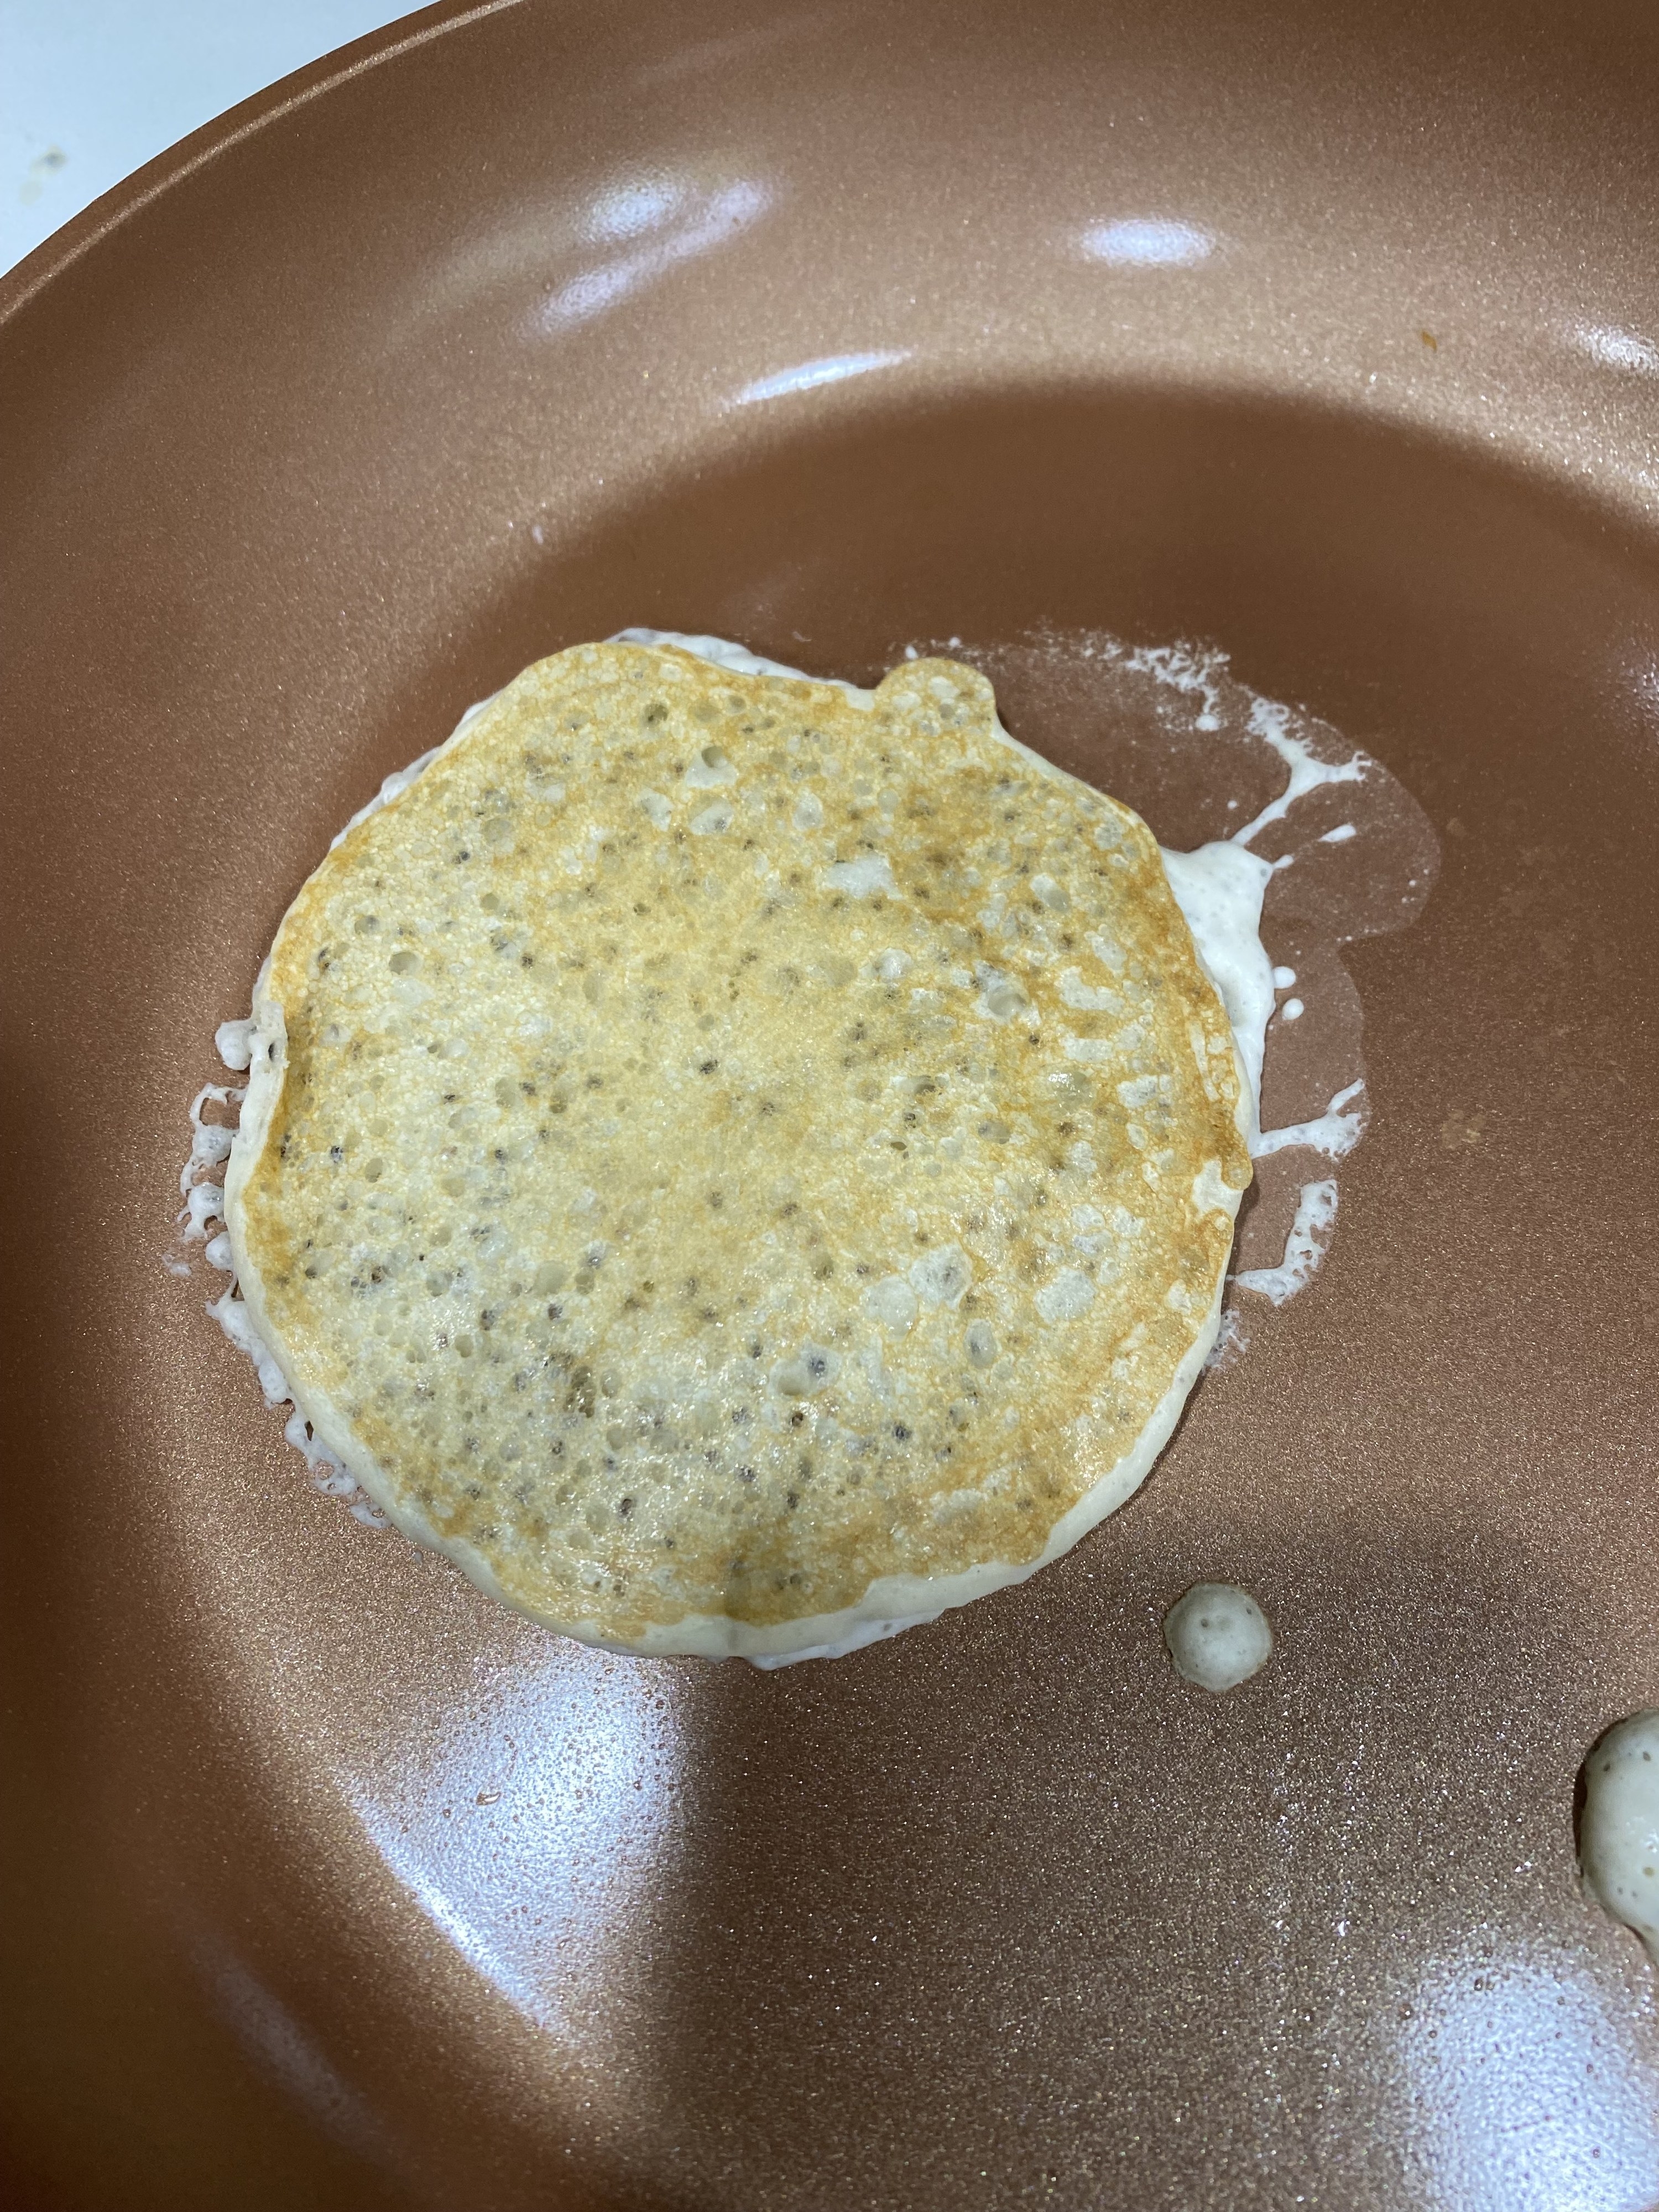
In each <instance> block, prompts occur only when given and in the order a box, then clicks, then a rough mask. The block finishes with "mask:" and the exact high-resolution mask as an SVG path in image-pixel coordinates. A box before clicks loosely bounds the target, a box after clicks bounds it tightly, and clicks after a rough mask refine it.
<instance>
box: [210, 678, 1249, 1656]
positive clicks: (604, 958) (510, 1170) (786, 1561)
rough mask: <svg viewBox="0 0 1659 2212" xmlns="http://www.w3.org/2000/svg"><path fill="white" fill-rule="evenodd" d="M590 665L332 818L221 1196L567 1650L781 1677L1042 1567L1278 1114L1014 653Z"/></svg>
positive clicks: (339, 1433) (1117, 1471) (1175, 1335)
mask: <svg viewBox="0 0 1659 2212" xmlns="http://www.w3.org/2000/svg"><path fill="white" fill-rule="evenodd" d="M756 667H757V665H756V664H750V667H749V668H748V669H747V670H738V669H733V668H730V667H720V666H717V665H712V664H711V663H710V662H708V661H707V660H705V659H701V658H698V657H696V656H694V655H693V654H691V653H686V652H684V651H682V650H680V649H678V647H672V646H667V645H663V644H655V643H653V644H641V643H632V642H627V641H613V642H612V643H610V644H607V645H593V646H581V647H575V648H574V649H573V650H571V651H569V652H566V653H559V654H556V655H555V656H554V657H553V658H551V659H548V660H544V661H542V662H539V663H538V664H537V665H535V666H533V667H532V668H530V669H528V670H526V671H525V673H524V674H523V675H521V676H520V678H518V679H517V680H516V681H515V682H514V683H513V684H510V685H509V686H508V687H507V690H505V691H503V692H501V693H500V694H499V695H498V696H496V697H495V699H494V700H493V701H491V702H489V704H488V705H487V706H486V707H485V708H483V709H482V710H480V711H478V712H477V713H476V714H474V715H472V716H470V717H469V718H468V720H466V722H465V723H464V724H463V726H462V727H461V729H460V730H459V731H458V732H457V733H456V735H455V737H454V738H452V739H451V741H450V743H449V744H447V745H446V746H444V747H443V748H441V750H440V751H439V752H438V753H437V754H436V755H435V757H432V759H431V760H430V762H429V763H427V764H425V765H424V766H423V769H422V773H420V774H419V775H416V776H415V777H414V778H413V779H412V780H407V781H403V782H402V784H401V787H393V789H392V796H391V797H390V798H389V799H387V801H386V804H385V805H380V806H378V807H376V808H374V809H372V810H368V811H366V812H365V813H364V814H363V815H362V816H360V817H357V819H356V822H355V823H353V824H352V826H351V827H350V828H349V830H348V831H347V832H346V833H345V835H344V836H343V837H342V838H341V839H340V840H339V841H338V842H337V844H336V846H335V848H333V849H332V850H331V852H330V854H328V856H327V858H326V859H325V860H324V862H323V864H322V865H321V866H320V867H319V869H318V870H317V872H316V873H315V874H314V875H313V877H312V878H311V879H310V880H309V881H308V882H307V884H306V885H305V886H304V888H303V889H302V890H301V893H300V895H299V896H298V897H297V898H296V899H295V902H294V905H293V906H292V908H290V909H289V913H288V915H287V916H286V917H285V919H284V921H283V924H282V927H281V929H280V930H279V932H278V934H277V937H276V943H275V945H274V946H273V948H272V951H271V954H270V958H269V960H268V961H267V963H266V964H265V968H264V970H263V971H262V974H261V977H260V980H259V983H258V987H257V990H256V994H255V1000H254V1009H253V1029H252V1038H251V1054H252V1060H251V1066H250V1072H249V1089H248V1093H247V1097H246V1102H245V1104H244V1108H243V1113H242V1120H241V1125H240V1129H239V1131H238V1133H237V1137H236V1139H235V1143H234V1149H233V1152H232V1155H231V1160H230V1165H229V1171H228V1176H227V1180H226V1200H225V1204H226V1221H227V1225H228V1234H229V1238H230V1245H231V1253H232V1256H233V1258H234V1263H235V1267H236V1270H237V1273H238V1277H239V1279H240V1287H241V1291H242V1294H243V1297H245V1299H246V1303H247V1306H248V1309H249V1311H250V1314H251V1316H252V1321H253V1323H254V1326H255V1327H256V1328H257V1329H258V1333H259V1335H260V1336H261V1337H262V1338H263V1340H264V1343H265V1344H266V1345H267V1346H269V1347H270V1350H271V1351H272V1352H273V1353H274V1354H275V1356H276V1359H277V1361H278V1363H279V1364H280V1365H281V1367H282V1369H283V1373H284V1374H285V1375H286V1376H287V1377H288V1379H289V1383H290V1384H291V1386H292V1389H293V1393H294V1397H295V1403H296V1406H297V1407H299V1409H300V1411H301V1413H303V1414H304V1416H305V1417H306V1419H307V1420H309V1421H310V1422H311V1424H312V1425H313V1428H314V1430H315V1431H316V1434H317V1436H318V1437H319V1439H320V1440H321V1442H322V1443H324V1444H325V1445H326V1447H327V1448H328V1449H330V1450H331V1451H332V1452H333V1453H334V1454H335V1455H337V1457H338V1458H339V1459H340V1460H341V1461H342V1462H343V1464H344V1465H345V1467H346V1468H349V1470H350V1472H351V1474H354V1475H355V1476H356V1479H357V1480H358V1481H359V1482H360V1483H361V1484H362V1486H363V1488H364V1489H365V1490H366V1491H367V1492H368V1494H369V1495H370V1496H371V1497H372V1498H374V1500H375V1501H376V1503H377V1504H379V1505H380V1506H381V1507H382V1508H383V1509H384V1510H385V1511H386V1513H387V1514H389V1515H390V1516H391V1517H392V1519H393V1520H394V1521H395V1522H397V1523H398V1526H399V1527H400V1528H403V1529H404V1530H405V1531H406V1532H407V1533H408V1534H410V1535H412V1536H414V1537H416V1538H418V1539H420V1540H421V1541H424V1542H427V1543H429V1544H433V1545H435V1546H436V1547H439V1548H441V1550H443V1551H445V1552H446V1553H448V1554H449V1555H450V1556H451V1557H452V1558H453V1559H455V1560H456V1561H457V1562H458V1564H459V1565H460V1566H461V1567H462V1568H463V1569H464V1570H465V1572H466V1573H467V1574H469V1575H470V1576H471V1577H472V1578H473V1579H474V1580H475V1581H476V1582H477V1583H480V1584H481V1585H482V1586H483V1588H484V1589H488V1590H489V1591H491V1592H493V1593H494V1594H495V1595H496V1596H498V1597H500V1598H501V1599H503V1600H504V1601H506V1602H507V1603H508V1604H510V1605H513V1606H515V1607H520V1609H522V1610H523V1611H525V1612H526V1613H531V1614H532V1615H533V1616H534V1617H535V1618H536V1619H538V1620H542V1621H544V1622H545V1623H547V1624H548V1625H549V1626H552V1627H554V1628H556V1629H558V1630H560V1631H562V1632H564V1633H566V1634H568V1635H572V1636H576V1637H580V1638H583V1639H584V1640H586V1641H589V1642H592V1643H598V1644H605V1645H607V1646H609V1647H611V1648H613V1649H618V1650H628V1651H635V1652H657V1653H663V1652H697V1653H702V1654H705V1655H708V1656H731V1655H741V1656H747V1657H750V1658H752V1659H755V1660H757V1661H758V1662H761V1663H767V1662H773V1663H776V1662H781V1661H783V1660H786V1659H788V1658H792V1657H799V1656H811V1655H813V1654H817V1653H825V1652H832V1651H836V1650H847V1649H851V1648H853V1647H854V1646H855V1645H857V1644H861V1643H865V1642H868V1641H870V1640H872V1638H876V1637H878V1636H882V1635H885V1634H890V1633H891V1632H893V1631H894V1630H895V1629H896V1628H899V1627H902V1626H909V1625H911V1624H912V1623H914V1622H915V1621H918V1620H927V1619H931V1618H932V1617H933V1616H934V1615H935V1614H937V1613H939V1612H940V1611H942V1610H943V1609H944V1608H945V1607H947V1606H951V1605H957V1604H962V1603H964V1602H966V1601H968V1600H969V1599H971V1598H974V1597H976V1596H979V1595H981V1594H983V1593H984V1592H986V1591H987V1590H990V1589H995V1588H997V1587H999V1586H1000V1585H1001V1584H1003V1583H1009V1582H1012V1581H1016V1580H1018V1579H1020V1578H1022V1577H1024V1576H1026V1575H1029V1574H1030V1573H1032V1572H1034V1571H1036V1569H1037V1568H1038V1567H1039V1566H1041V1565H1042V1564H1043V1563H1044V1562H1045V1561H1047V1560H1048V1559H1053V1558H1054V1557H1055V1556H1057V1555H1058V1554H1059V1553H1060V1552H1062V1551H1064V1550H1065V1549H1066V1548H1067V1547H1069V1546H1070V1545H1071V1544H1073V1543H1074V1542H1075V1541H1077V1539H1078V1538H1079V1536H1080V1535H1082V1534H1084V1533H1085V1530H1087V1529H1088V1528H1091V1527H1093V1526H1094V1525H1095V1524H1096V1523H1097V1522H1098V1521H1100V1520H1101V1519H1102V1518H1103V1516H1105V1515H1106V1514H1108V1513H1109V1512H1110V1511H1111V1510H1113V1509H1114V1508H1115V1506H1117V1505H1118V1504H1121V1502H1122V1500H1123V1499H1124V1498H1126V1497H1127V1495H1128V1494H1129V1493H1130V1492H1131V1491H1133V1489H1134V1487H1135V1486H1137V1485H1138V1484H1139V1481H1140V1480H1142V1478H1143V1476H1144V1475H1145V1474H1146V1470H1147V1468H1149V1467H1150V1465H1151V1464H1152V1460H1153V1459H1154V1457H1155V1456H1156V1455H1157V1453H1158V1449H1160V1448H1161V1446H1162V1445H1163V1443H1164V1441H1165V1439H1166V1438H1167V1437H1168V1435H1169V1433H1170V1430H1171V1428H1172V1427H1173V1425H1174V1424H1175V1421H1176V1417H1177V1415H1178V1413H1179V1412H1180V1409H1181V1407H1182V1403H1183V1401H1185V1398H1186V1396H1187V1395H1188V1391H1189V1389H1190V1388H1191V1386H1192V1384H1193V1383H1194V1380H1195V1378H1196V1376H1197V1375H1198V1372H1199V1370H1200V1367H1201V1365H1202V1363H1203V1360H1204V1358H1205V1355H1206V1352H1207V1351H1208V1349H1209V1347H1210V1345H1211V1344H1212V1340H1213V1338H1214V1334H1215V1329H1216V1325H1217V1316H1218V1304H1219V1297H1220V1292H1221V1288H1222V1284H1223V1279H1224V1274H1225V1267H1226V1262H1227V1257H1228V1254H1229V1251H1230V1249H1231V1241H1232V1232H1233V1220H1234V1216H1235V1214H1236V1212H1237V1206H1238V1202H1239V1198H1240V1195H1241V1194H1242V1192H1243V1189H1244V1188H1245V1187H1246V1185H1247V1184H1248V1182H1249V1176H1250V1167H1249V1155H1248V1151H1247V1147H1246V1141H1245V1139H1246V1133H1247V1132H1248V1129H1249V1126H1250V1120H1251V1115H1252V1112H1253V1101H1252V1099H1251V1097H1250V1092H1249V1084H1248V1082H1247V1081H1246V1080H1245V1079H1244V1077H1243V1073H1242V1070H1241V1067H1240V1065H1239V1061H1238V1058H1237V1053H1236V1050H1235V1047H1234V1041H1233V1036H1232V1032H1231V1030H1230V1027H1229V1024H1228V1020H1227V1017H1226V1013H1225V1010H1224V1008H1223V1006H1222V1005H1221V1003H1220V1000H1219V999H1218V995H1217V992H1216V989H1215V987H1213V985H1212V982H1211V981H1210V980H1209V978H1208V976H1207V975H1206V973H1205V972H1204V970H1203V969H1202V967H1201V965H1200V961H1199V959H1198V957H1197V955H1196V953H1195V951H1194V944H1193V939H1192V936H1191V933H1190V932H1189V930H1188V926H1187V924H1186V922H1185V921H1184V920H1183V919H1182V914H1181V912H1180V910H1179V908H1177V906H1176V901H1175V898H1174V896H1173V895H1172V893H1171V891H1170V884H1169V881H1168V879H1167V878H1166V876H1165V872H1164V866H1163V862H1162V860H1161V858H1160V855H1159V853H1158V847H1157V844H1156V842H1154V840H1153V838H1152V834H1151V832H1150V831H1149V830H1148V829H1147V828H1146V824H1145V823H1142V822H1141V821H1140V820H1139V817H1137V816H1135V815H1133V813H1131V812H1130V811H1128V810H1127V808H1125V807H1122V806H1121V805H1117V804H1115V802H1114V801H1113V800H1111V799H1109V798H1106V797H1104V796H1103V795H1102V794H1101V793H1098V792H1096V791H1094V790H1092V789H1091V788H1090V787H1088V786H1086V785H1085V784H1083V783H1080V782H1079V781H1077V780H1076V779H1075V778H1073V777H1071V776H1068V775H1065V774H1064V773H1062V772H1061V771H1060V770H1058V769H1054V768H1053V767H1052V766H1051V765H1049V764H1048V763H1046V762H1044V761H1042V759H1040V758H1039V757H1037V756H1036V755H1035V754H1033V753H1030V751H1028V750H1026V749H1024V747H1022V746H1019V745H1018V744H1015V743H1014V741H1013V740H1012V738H1009V737H1008V736H1007V735H1006V732H1003V731H1002V729H1001V727H1000V724H999V723H998V721H997V719H996V711H995V702H994V696H993V694H992V691H991V688H990V686H989V684H987V682H986V681H985V679H984V678H983V677H981V676H980V675H978V674H977V673H976V672H975V671H973V670H970V669H968V668H965V667H963V666H961V665H957V664H956V663H954V662H951V661H949V660H945V659H928V660H917V661H910V662H906V663H904V664H902V665H900V666H899V667H897V668H896V669H895V670H893V671H891V673H890V674H889V675H888V676H887V677H886V678H884V681H883V682H882V684H880V685H879V686H878V689H877V690H875V691H874V692H873V693H867V692H858V691H855V690H852V689H851V688H850V687H848V686H844V685H836V684H825V683H817V682H813V681H810V680H807V679H805V678H788V677H784V676H781V675H775V674H770V673H765V672H755V670H756Z"/></svg>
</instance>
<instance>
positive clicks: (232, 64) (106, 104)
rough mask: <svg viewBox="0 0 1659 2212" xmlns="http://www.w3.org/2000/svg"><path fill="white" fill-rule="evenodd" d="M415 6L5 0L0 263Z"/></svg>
mask: <svg viewBox="0 0 1659 2212" xmlns="http://www.w3.org/2000/svg"><path fill="white" fill-rule="evenodd" d="M412 4H414V0H391V4H388V0H0V270H6V269H9V268H10V267H11V265H12V264H13V263H14V262H16V261H21V259H22V258H23V256H24V255H25V254H26V253H28V252H33V249H34V247H36V246H39V245H40V242H41V240H43V239H46V238H49V237H50V236H51V235H52V232H53V231H54V230H56V229H57V228H58V226H59V224H60V223H65V222H68V221H69V219H70V216H73V215H77V214H79V212H80V210H82V208H83V207H85V206H86V205H87V204H88V202H89V201H92V200H94V199H96V198H97V197H98V195H99V194H100V192H106V191H108V190H109V188H110V186H111V185H113V184H116V183H118V181H119V180H120V179H121V178H123V177H125V176H126V175H127V174H128V173H130V172H131V170H133V169H137V168H139V167H142V166H143V163H144V162H146V161H150V160H152V159H153V158H154V156H155V155H157V154H159V153H161V150H162V149H163V148H164V147H167V146H170V145H172V144H173V142H174V140H175V139H179V138H182V137H185V135H186V133H187V132H189V131H194V130H196V129H197V127H198V126H199V125H202V124H204V123H206V122H208V121H210V119H211V118H213V117H214V116H216V115H222V113H223V112H224V111H225V109H226V108H228V107H234V106H235V104H236V102H237V101H238V100H246V98H247V97H248V95H249V94H250V93H254V92H258V90H259V88H261V86H263V85H267V84H270V83H272V82H274V81H275V80H276V78H277V77H279V76H287V75H288V73H289V70H296V69H299V68H301V66H302V65H303V64H305V63H307V62H310V61H315V60H316V58H317V57H318V56H319V54H325V53H329V52H332V50H333V49H334V48H335V47H336V46H345V45H346V44H348V43H349V40H353V39H360V38H362V35H363V33H365V32H366V31H374V30H378V29H379V28H380V26H381V25H382V24H383V23H390V22H393V21H396V19H397V18H398V16H399V15H407V14H408V13H409V12H410V6H411V5H412Z"/></svg>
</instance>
